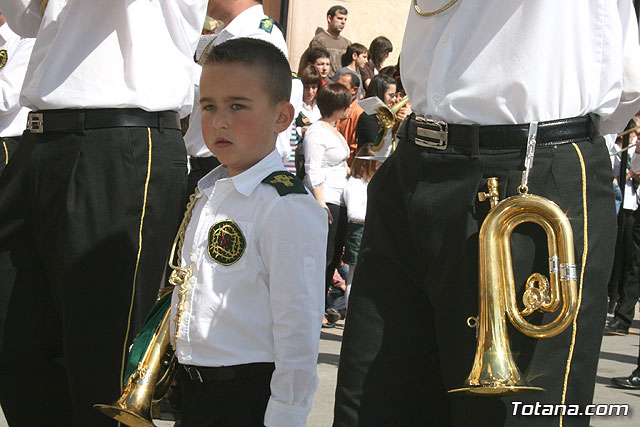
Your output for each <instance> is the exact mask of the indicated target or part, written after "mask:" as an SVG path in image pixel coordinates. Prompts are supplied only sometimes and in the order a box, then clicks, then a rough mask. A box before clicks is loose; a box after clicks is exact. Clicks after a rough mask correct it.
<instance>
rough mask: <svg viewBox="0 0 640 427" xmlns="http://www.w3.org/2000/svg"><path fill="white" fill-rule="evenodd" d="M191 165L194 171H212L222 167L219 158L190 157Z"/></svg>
mask: <svg viewBox="0 0 640 427" xmlns="http://www.w3.org/2000/svg"><path fill="white" fill-rule="evenodd" d="M189 164H190V165H191V170H194V171H210V170H212V169H213V168H215V167H217V166H218V165H220V160H218V158H217V157H214V156H211V157H189Z"/></svg>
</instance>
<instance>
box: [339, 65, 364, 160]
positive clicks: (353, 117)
mask: <svg viewBox="0 0 640 427" xmlns="http://www.w3.org/2000/svg"><path fill="white" fill-rule="evenodd" d="M337 83H340V84H341V85H343V86H344V87H346V88H347V89H349V92H351V108H350V109H349V116H348V117H347V118H345V119H341V120H338V123H337V124H336V129H337V130H338V132H340V133H341V134H342V136H344V139H346V140H347V144H349V149H350V153H349V159H347V164H349V165H350V164H351V162H352V161H353V157H354V155H355V152H356V148H357V142H356V126H357V124H358V119H359V118H360V115H361V114H362V113H364V110H363V109H362V107H360V105H358V92H359V91H360V78H359V77H358V76H357V75H356V74H355V73H345V74H342V75H341V76H340V77H338V81H337Z"/></svg>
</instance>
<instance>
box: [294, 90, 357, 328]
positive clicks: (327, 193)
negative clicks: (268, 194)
mask: <svg viewBox="0 0 640 427" xmlns="http://www.w3.org/2000/svg"><path fill="white" fill-rule="evenodd" d="M350 104H351V92H349V90H348V89H347V88H346V87H344V86H343V85H341V84H339V83H330V84H328V85H326V86H325V87H323V88H322V89H320V91H319V92H318V108H319V109H320V113H321V114H322V118H320V120H318V121H317V122H316V123H314V124H312V125H311V126H310V127H309V129H308V130H307V132H306V134H305V136H304V141H303V142H302V143H303V152H304V169H305V175H304V179H303V182H304V184H305V186H306V187H307V188H308V189H309V190H310V191H311V193H312V194H313V197H315V199H316V200H317V201H318V203H319V204H320V206H322V207H323V208H324V209H325V210H326V211H327V214H328V220H329V230H328V234H327V264H326V271H325V294H326V293H327V292H328V290H329V287H330V286H331V284H332V279H333V273H334V270H335V269H336V268H337V267H338V264H339V262H340V258H341V257H342V249H343V247H344V238H345V232H346V227H347V209H346V207H345V206H344V202H343V199H342V192H343V190H344V187H345V186H346V185H347V174H348V171H349V168H348V166H347V158H348V157H349V145H348V144H347V141H346V140H345V139H344V137H343V136H342V135H341V134H340V133H339V132H338V131H337V130H336V123H337V122H338V120H340V119H342V118H345V117H347V116H348V114H349V105H350ZM323 322H324V323H327V321H326V319H325V320H324V321H323Z"/></svg>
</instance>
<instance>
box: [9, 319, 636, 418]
mask: <svg viewBox="0 0 640 427" xmlns="http://www.w3.org/2000/svg"><path fill="white" fill-rule="evenodd" d="M636 318H640V316H639V315H638V314H636ZM639 328H640V321H638V320H636V321H634V323H633V325H632V328H631V333H630V334H629V335H628V336H616V337H604V339H603V342H602V349H601V351H600V364H599V366H598V376H597V379H596V391H595V398H594V403H596V404H602V403H628V404H629V405H630V408H631V409H630V414H629V415H628V416H626V417H592V418H591V426H593V427H636V426H638V425H640V390H637V391H625V390H620V389H616V388H613V387H609V386H608V384H609V378H611V377H614V376H627V375H629V374H630V373H631V371H633V369H634V368H635V366H636V360H637V357H638V351H639V349H638V341H639V337H638V335H639V334H640V331H639ZM341 340H342V322H339V323H338V326H337V327H336V328H335V329H323V330H322V337H321V341H320V356H319V358H318V375H319V377H320V386H319V388H318V391H317V392H316V395H315V398H314V400H313V408H312V410H311V414H310V415H309V418H308V422H307V425H308V426H309V427H329V426H331V422H332V418H333V417H332V413H333V392H334V389H335V385H336V373H337V368H338V355H339V354H340V342H341ZM634 409H635V411H634ZM51 425H56V424H55V421H54V420H52V424H51ZM156 425H158V426H161V427H170V426H173V422H170V421H156ZM0 427H7V422H6V420H5V419H4V416H3V415H2V413H1V412H0Z"/></svg>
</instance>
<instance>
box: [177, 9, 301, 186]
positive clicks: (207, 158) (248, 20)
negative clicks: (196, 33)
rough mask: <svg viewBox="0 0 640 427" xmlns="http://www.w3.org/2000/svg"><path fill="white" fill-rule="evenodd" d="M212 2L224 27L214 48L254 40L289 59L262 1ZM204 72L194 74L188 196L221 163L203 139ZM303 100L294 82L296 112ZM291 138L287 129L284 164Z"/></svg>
mask: <svg viewBox="0 0 640 427" xmlns="http://www.w3.org/2000/svg"><path fill="white" fill-rule="evenodd" d="M211 1H212V4H213V7H212V10H211V13H212V15H211V17H213V18H215V19H217V20H219V21H222V22H223V23H224V25H221V26H218V27H216V28H215V30H214V38H213V41H212V42H211V45H212V46H215V45H218V44H220V43H222V42H224V41H226V40H230V39H233V38H239V37H251V38H255V39H259V40H264V41H266V42H269V43H271V44H273V45H274V46H276V47H277V48H278V49H280V51H282V53H284V55H285V56H287V55H288V49H287V44H286V42H285V40H284V36H283V35H282V31H280V29H279V28H278V26H277V25H276V24H275V21H274V20H273V19H271V18H269V17H268V16H267V15H266V14H265V13H264V9H263V7H262V1H261V0H235V1H222V0H211ZM200 70H201V68H200V67H199V66H197V67H196V72H195V73H194V74H195V80H196V81H195V82H194V83H195V87H194V105H195V106H196V107H195V108H194V109H193V112H192V113H191V116H190V117H189V128H188V129H187V133H186V134H185V136H184V140H185V144H186V147H187V154H188V155H189V166H190V170H189V179H188V184H187V192H188V193H191V192H192V191H193V189H194V188H195V186H196V184H197V183H198V180H199V179H200V178H202V177H203V176H204V175H206V174H207V173H209V171H211V170H212V169H213V168H215V167H216V166H218V165H219V164H220V162H219V161H218V159H216V158H215V156H214V155H213V154H211V152H210V151H209V150H208V149H207V147H206V146H205V143H204V140H203V139H202V128H201V126H200V109H199V108H197V102H198V99H199V92H198V91H199V90H200V89H199V86H198V84H199V83H198V81H199V78H200ZM301 99H302V87H301V85H300V84H299V81H298V79H292V90H291V100H290V101H291V103H292V104H293V105H294V107H295V108H299V107H300V104H301ZM290 137H291V130H290V128H287V129H285V130H284V131H283V132H282V135H280V136H278V143H277V148H278V152H279V153H280V154H281V156H282V158H283V160H284V159H288V158H289V156H290V154H291V144H290Z"/></svg>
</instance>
